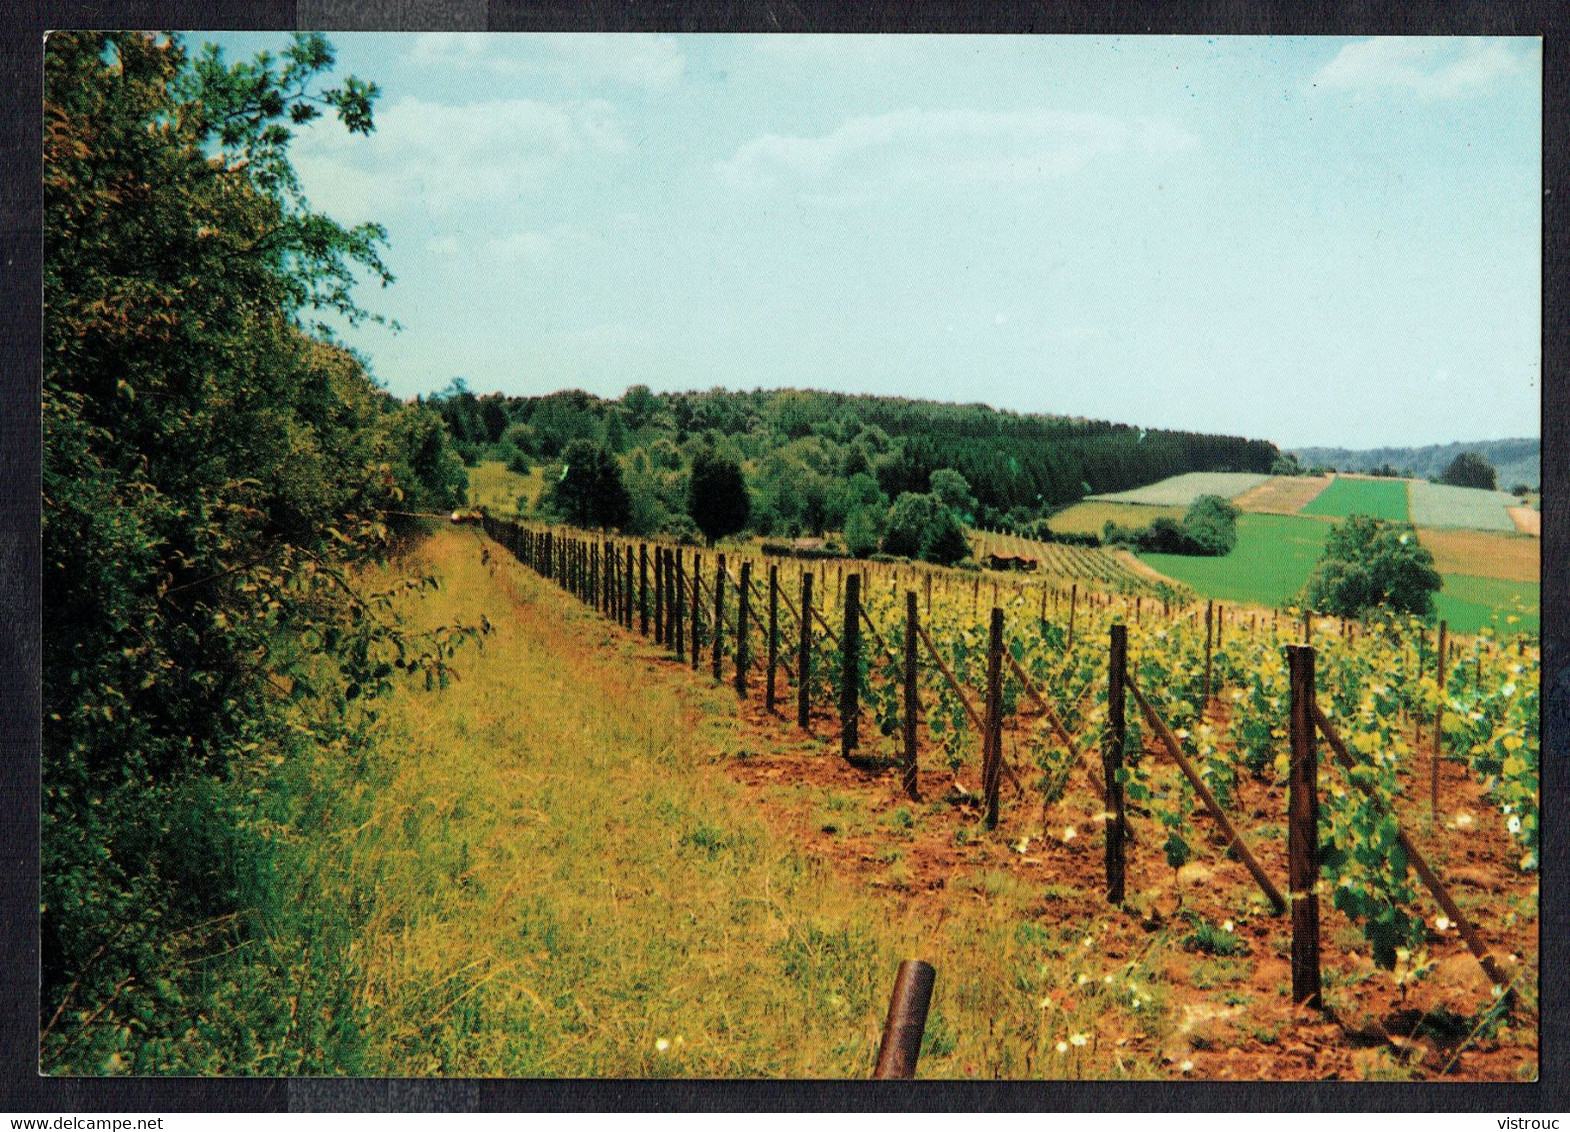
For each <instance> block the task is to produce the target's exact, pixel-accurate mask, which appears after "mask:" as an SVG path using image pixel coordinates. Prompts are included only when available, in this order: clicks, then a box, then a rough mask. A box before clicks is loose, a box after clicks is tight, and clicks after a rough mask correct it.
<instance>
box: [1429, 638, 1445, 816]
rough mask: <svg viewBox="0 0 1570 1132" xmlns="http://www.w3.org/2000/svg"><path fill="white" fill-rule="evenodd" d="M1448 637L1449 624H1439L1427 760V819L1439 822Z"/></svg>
mask: <svg viewBox="0 0 1570 1132" xmlns="http://www.w3.org/2000/svg"><path fill="white" fill-rule="evenodd" d="M1449 635H1450V623H1449V622H1448V621H1441V622H1440V623H1439V652H1438V654H1437V656H1438V659H1439V664H1438V669H1439V673H1438V675H1439V707H1438V708H1437V709H1436V710H1435V711H1434V753H1433V756H1432V758H1430V760H1429V775H1428V819H1429V821H1431V822H1433V823H1435V824H1436V825H1437V824H1438V822H1439V759H1440V756H1441V755H1442V754H1443V753H1444V746H1445V641H1446V638H1447V637H1448V636H1449Z"/></svg>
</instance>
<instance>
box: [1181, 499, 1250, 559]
mask: <svg viewBox="0 0 1570 1132" xmlns="http://www.w3.org/2000/svg"><path fill="white" fill-rule="evenodd" d="M1238 514H1239V512H1238V509H1237V508H1236V507H1234V506H1233V505H1232V504H1231V503H1229V502H1227V501H1226V500H1225V499H1222V498H1221V497H1220V496H1219V495H1201V496H1200V497H1199V498H1198V499H1196V500H1194V502H1193V503H1192V504H1190V505H1189V509H1188V513H1187V514H1186V515H1184V516H1183V533H1184V534H1185V535H1186V536H1187V537H1188V540H1189V541H1190V542H1191V543H1192V544H1193V545H1194V546H1195V548H1196V553H1198V554H1205V555H1210V556H1217V555H1222V554H1230V553H1232V548H1233V547H1234V546H1236V545H1237V518H1238Z"/></svg>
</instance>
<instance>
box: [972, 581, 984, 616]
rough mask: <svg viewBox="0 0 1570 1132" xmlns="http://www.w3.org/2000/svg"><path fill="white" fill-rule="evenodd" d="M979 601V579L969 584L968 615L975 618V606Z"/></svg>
mask: <svg viewBox="0 0 1570 1132" xmlns="http://www.w3.org/2000/svg"><path fill="white" fill-rule="evenodd" d="M980 599H981V579H980V578H975V579H973V580H972V581H971V583H970V615H971V616H972V617H974V616H976V604H977V602H978V601H980Z"/></svg>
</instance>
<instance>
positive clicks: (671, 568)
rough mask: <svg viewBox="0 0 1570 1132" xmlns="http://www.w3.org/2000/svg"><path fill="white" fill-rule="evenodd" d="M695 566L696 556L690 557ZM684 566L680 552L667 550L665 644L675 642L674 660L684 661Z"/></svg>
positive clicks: (685, 595)
mask: <svg viewBox="0 0 1570 1132" xmlns="http://www.w3.org/2000/svg"><path fill="white" fill-rule="evenodd" d="M692 561H693V564H694V565H696V564H697V561H698V556H697V555H696V554H694V555H693V556H692ZM686 569H687V568H686V566H685V565H684V564H683V563H682V553H681V551H680V550H674V551H672V550H667V551H666V552H665V643H666V644H667V645H669V644H670V643H671V641H672V640H674V641H675V642H676V659H677V660H678V661H680V660H685V659H686V657H685V655H684V654H683V650H682V643H681V642H682V637H683V636H684V635H685V633H686V626H687V622H686V621H685V620H684V619H683V618H684V615H685V613H686V607H685V603H686V600H687V576H686Z"/></svg>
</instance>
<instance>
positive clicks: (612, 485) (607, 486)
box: [542, 440, 632, 528]
mask: <svg viewBox="0 0 1570 1132" xmlns="http://www.w3.org/2000/svg"><path fill="white" fill-rule="evenodd" d="M542 503H543V505H544V507H545V509H546V510H547V512H548V513H550V514H553V515H556V516H559V517H560V518H562V519H564V520H565V521H567V522H569V523H572V524H573V525H575V526H579V527H600V528H605V527H616V528H620V527H623V526H626V524H627V519H628V516H629V515H630V514H631V512H632V502H631V499H630V497H629V496H628V494H627V488H626V486H625V485H624V484H623V483H622V478H621V465H620V464H618V463H617V462H616V457H615V456H613V455H611V454H610V453H609V452H607V451H606V450H605V449H604V448H602V447H601V446H600V445H599V444H598V443H596V442H595V441H593V440H574V441H573V442H572V443H570V444H568V445H567V449H566V451H565V452H563V453H562V469H561V472H560V473H559V474H558V476H557V477H556V480H555V482H553V483H551V484H550V485H549V486H548V488H547V490H546V494H545V498H544V499H543V500H542Z"/></svg>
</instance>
